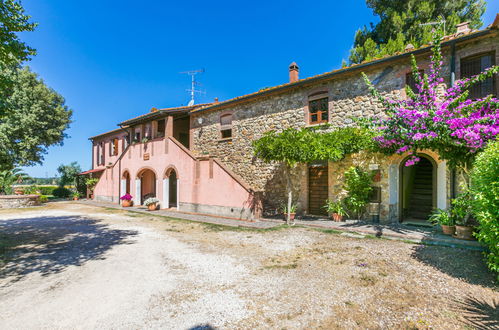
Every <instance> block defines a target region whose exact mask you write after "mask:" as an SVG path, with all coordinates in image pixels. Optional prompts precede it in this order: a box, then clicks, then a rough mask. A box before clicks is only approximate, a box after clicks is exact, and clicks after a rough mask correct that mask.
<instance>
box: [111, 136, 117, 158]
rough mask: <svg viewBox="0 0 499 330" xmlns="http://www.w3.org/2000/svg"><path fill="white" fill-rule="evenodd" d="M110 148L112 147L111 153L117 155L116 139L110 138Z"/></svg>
mask: <svg viewBox="0 0 499 330" xmlns="http://www.w3.org/2000/svg"><path fill="white" fill-rule="evenodd" d="M111 149H112V155H113V156H117V155H118V139H116V138H115V139H112V141H111Z"/></svg>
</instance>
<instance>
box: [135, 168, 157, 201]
mask: <svg viewBox="0 0 499 330" xmlns="http://www.w3.org/2000/svg"><path fill="white" fill-rule="evenodd" d="M137 183H138V184H137V187H136V188H137V191H136V194H137V195H138V196H140V204H141V205H142V204H144V201H145V200H146V199H148V198H150V197H156V174H155V173H154V172H153V171H152V170H150V169H144V170H142V171H140V172H139V174H138V175H137Z"/></svg>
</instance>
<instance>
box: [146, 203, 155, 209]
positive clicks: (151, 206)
mask: <svg viewBox="0 0 499 330" xmlns="http://www.w3.org/2000/svg"><path fill="white" fill-rule="evenodd" d="M147 208H148V209H149V211H154V210H156V203H154V204H149V205H147Z"/></svg>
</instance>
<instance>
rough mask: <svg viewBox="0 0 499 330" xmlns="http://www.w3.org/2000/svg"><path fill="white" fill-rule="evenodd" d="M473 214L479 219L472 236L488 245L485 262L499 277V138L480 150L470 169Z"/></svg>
mask: <svg viewBox="0 0 499 330" xmlns="http://www.w3.org/2000/svg"><path fill="white" fill-rule="evenodd" d="M471 183H472V185H471V187H472V188H471V190H472V193H473V196H474V199H473V202H472V210H473V215H474V217H475V218H476V220H477V221H478V232H477V233H476V234H475V236H476V237H477V238H478V240H479V241H480V242H481V243H482V244H483V245H485V246H486V247H488V250H487V251H486V252H485V255H486V258H487V265H488V266H489V268H490V269H491V270H493V271H495V272H497V273H498V276H497V279H498V280H499V141H495V142H493V143H490V144H489V145H488V146H487V148H485V150H484V151H483V152H482V153H480V154H479V155H478V157H477V159H476V161H475V163H474V167H473V170H472V172H471Z"/></svg>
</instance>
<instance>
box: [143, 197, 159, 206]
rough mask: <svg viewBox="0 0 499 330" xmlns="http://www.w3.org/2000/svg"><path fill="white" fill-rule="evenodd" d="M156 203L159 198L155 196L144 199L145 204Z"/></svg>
mask: <svg viewBox="0 0 499 330" xmlns="http://www.w3.org/2000/svg"><path fill="white" fill-rule="evenodd" d="M157 203H159V199H157V198H156V197H149V198H148V199H146V200H145V201H144V205H145V206H149V205H152V204H157Z"/></svg>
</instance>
